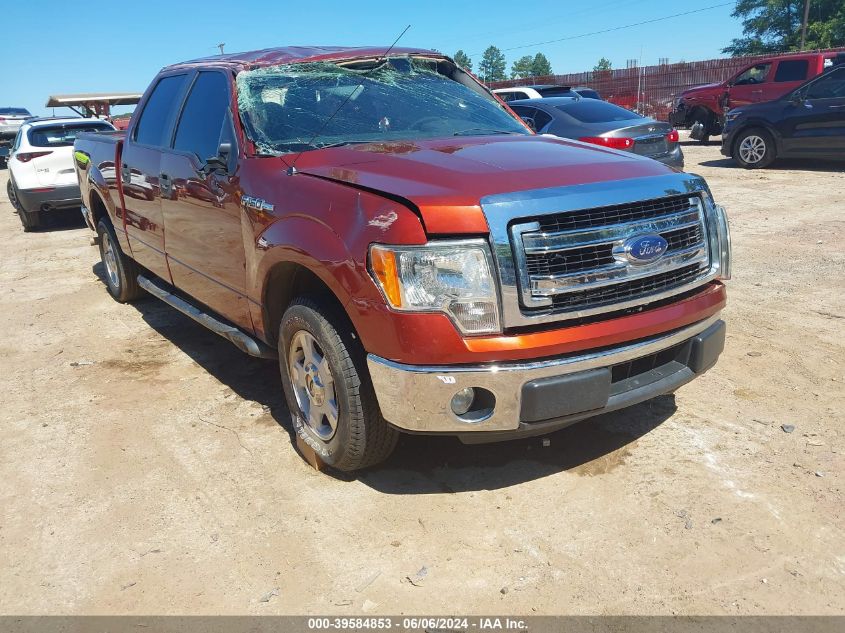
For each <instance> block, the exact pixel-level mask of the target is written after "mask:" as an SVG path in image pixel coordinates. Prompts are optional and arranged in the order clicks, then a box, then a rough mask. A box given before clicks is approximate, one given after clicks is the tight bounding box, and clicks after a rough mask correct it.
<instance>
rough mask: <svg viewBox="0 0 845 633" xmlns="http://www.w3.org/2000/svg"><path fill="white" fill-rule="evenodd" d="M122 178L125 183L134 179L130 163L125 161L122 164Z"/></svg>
mask: <svg viewBox="0 0 845 633" xmlns="http://www.w3.org/2000/svg"><path fill="white" fill-rule="evenodd" d="M120 178H121V180H123V183H124V184H127V185H128V184H129V183H130V182H131V181H132V172H131V171H130V170H129V165H127V164H126V163H123V164H122V165H121V166H120Z"/></svg>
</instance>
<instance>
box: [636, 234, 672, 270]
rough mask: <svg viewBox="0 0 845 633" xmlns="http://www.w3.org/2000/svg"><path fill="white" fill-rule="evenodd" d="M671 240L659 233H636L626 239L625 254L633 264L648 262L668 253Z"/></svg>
mask: <svg viewBox="0 0 845 633" xmlns="http://www.w3.org/2000/svg"><path fill="white" fill-rule="evenodd" d="M668 248H669V242H667V241H666V240H664V239H663V238H662V237H660V236H659V235H654V234H650V235H635V236H634V237H630V238H628V239H627V240H625V254H626V255H627V256H628V261H629V262H631V263H632V264H648V263H650V262H654V261H657V260H658V259H660V258H661V257H663V255H664V254H665V253H666V250H667V249H668Z"/></svg>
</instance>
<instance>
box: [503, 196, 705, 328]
mask: <svg viewBox="0 0 845 633" xmlns="http://www.w3.org/2000/svg"><path fill="white" fill-rule="evenodd" d="M640 235H660V236H661V237H662V238H663V239H664V240H666V244H667V247H666V250H665V252H664V253H662V254H661V256H660V257H658V258H657V259H655V260H654V261H653V262H646V263H643V262H640V261H636V260H633V259H632V258H631V257H630V256H629V255H628V254H627V250H626V249H627V248H628V247H629V245H630V244H631V242H629V241H628V240H630V239H631V238H634V237H637V236H640ZM708 239H709V238H708V234H707V225H706V221H705V215H704V206H703V202H702V200H701V198H700V197H698V196H695V195H689V194H686V195H674V196H668V197H665V198H659V199H652V200H645V201H640V202H632V203H628V204H616V205H612V206H606V207H601V208H596V209H583V210H572V211H565V212H560V213H551V214H548V215H542V216H540V217H538V218H536V219H532V218H526V219H525V220H520V221H518V223H517V224H515V225H512V227H511V243H512V247H513V249H514V252H515V255H516V261H517V262H518V263H519V266H520V267H521V269H522V272H521V273H520V275H519V279H520V284H519V285H520V295H519V296H520V298H521V309H522V310H523V311H524V312H525V313H528V314H530V313H531V312H532V311H542V312H545V313H548V312H549V311H551V312H552V313H554V314H558V313H560V314H561V316H562V318H565V317H566V315H567V313H573V316H580V315H583V314H586V313H596V312H601V311H606V310H608V309H612V307H613V306H615V305H616V304H625V303H628V304H631V302H634V303H636V301H637V300H642V299H647V298H648V296H649V295H656V294H660V293H665V292H666V291H671V289H673V288H678V290H679V291H681V290H683V289H685V288H686V287H688V286H689V284H690V283H693V282H695V281H696V280H697V279H699V278H704V277H705V276H706V275H707V274H708V272H709V271H710V264H711V262H710V257H711V255H710V249H709V246H708Z"/></svg>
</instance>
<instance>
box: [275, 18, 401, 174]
mask: <svg viewBox="0 0 845 633" xmlns="http://www.w3.org/2000/svg"><path fill="white" fill-rule="evenodd" d="M409 28H411V25H410V24H409V25H408V26H406V27H405V30H404V31H402V32H401V33H400V34H399V37H397V38H396V39H395V40H393V44H391V45H390V46H389V47H388V49H387V50H386V51H384V53H382V54H381V55H380V56H379V58H378V59H377V60H376V65H375V66H373V68H376V67H378V66H379V64H381V62H382V61H384V59H385V58H386V57H387V56H388V55H389V54H390V51H392V50H393V47H394V46H396V43H397V42H398V41H399V40H400V39H402V36H403V35H405V33H407V32H408V29H409ZM371 70H372V69H371ZM367 72H369V71H367ZM363 87H364V84H358V85H357V86H355V88H353V90H352V92H350V93H349V94H348V95H347V96H346V99H344V100H343V103H341V104H340V105H339V106H337V109H336V110H335V111H334V112H332V115H331V116H330V117H329V118H328V119H326V120H325V121H324V122H323V124H322V125H321V126H320V129H318V130H317V131H316V132H315V133H314V136H312V137H311V139H310V140H309V141H308V143H306V145H313V144H314V141H316V140H317V139H318V138H319V137H320V135H321V134H322V133H323V130H325V129H326V126H327V125H328V124H329V123H331V122H332V119H334V118H335V116H337V113H338V112H340V111H341V110H342V109H343V108H344V106H346V104H347V103H349V100H350V99H351V98H352V97H353V96H355V95H356V94H357V93H358V90H359V89H363ZM300 156H302V152H299V154H297V155H296V158H294V159H293V162H292V163H291V164H290V167H288V176H293V175H294V174H296V173H297V171H296V162H297V161H298V160H299V157H300Z"/></svg>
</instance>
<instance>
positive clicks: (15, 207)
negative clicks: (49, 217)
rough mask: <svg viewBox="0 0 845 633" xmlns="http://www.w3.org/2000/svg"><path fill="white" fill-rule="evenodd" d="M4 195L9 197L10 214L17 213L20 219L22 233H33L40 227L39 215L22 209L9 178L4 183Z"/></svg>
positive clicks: (36, 212)
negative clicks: (10, 204)
mask: <svg viewBox="0 0 845 633" xmlns="http://www.w3.org/2000/svg"><path fill="white" fill-rule="evenodd" d="M6 195H7V196H9V202H10V203H12V212H13V213H17V215H18V217H19V218H20V221H21V226H23V231H24V233H29V232H30V231H34V230H35V229H37V228H39V227H40V226H41V213H40V212H38V211H27V210H26V209H24V207H23V205H22V204H21V201H20V200H19V199H18V192H17V189H15V185H13V184H12V179H11V178H10V179H9V180H7V181H6Z"/></svg>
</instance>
